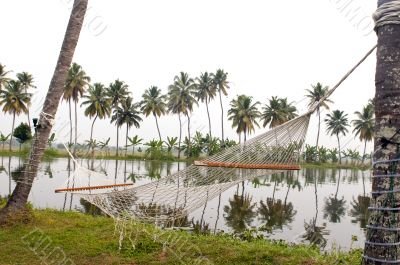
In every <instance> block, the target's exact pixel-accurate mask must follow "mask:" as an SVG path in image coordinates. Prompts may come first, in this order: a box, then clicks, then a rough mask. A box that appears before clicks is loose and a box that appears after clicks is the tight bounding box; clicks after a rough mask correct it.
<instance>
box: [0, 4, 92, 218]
mask: <svg viewBox="0 0 400 265" xmlns="http://www.w3.org/2000/svg"><path fill="white" fill-rule="evenodd" d="M87 5H88V0H75V1H74V4H73V8H72V11H71V16H70V19H69V22H68V26H67V30H66V32H65V37H64V41H63V44H62V47H61V51H60V56H59V57H58V61H57V64H56V67H55V70H54V74H53V78H52V80H51V82H50V88H49V92H48V93H47V96H46V98H45V101H44V102H45V103H44V105H43V109H42V113H45V114H46V116H47V117H55V115H56V112H57V108H58V103H59V101H60V99H61V96H62V93H63V86H64V85H65V81H66V79H67V76H68V67H69V66H70V64H71V61H72V57H73V55H74V52H75V48H76V45H77V43H78V39H79V34H80V31H81V29H82V25H83V19H84V17H85V13H86V9H87ZM39 124H41V125H43V126H41V127H40V128H38V130H37V131H36V134H35V137H34V140H33V143H32V147H31V152H30V153H29V157H28V159H27V162H26V165H28V167H27V166H25V170H24V173H23V175H22V177H21V179H22V181H19V182H18V183H17V184H16V187H15V189H14V191H13V193H12V195H11V197H10V199H9V200H8V202H7V205H6V206H5V207H4V208H3V209H1V210H0V223H1V222H5V221H6V220H8V218H10V217H11V218H14V216H15V213H16V212H18V211H23V210H24V209H25V206H26V203H27V200H28V196H29V193H30V191H31V188H32V183H33V181H34V179H35V177H36V175H37V170H38V168H39V162H40V161H41V159H42V156H43V152H44V149H45V147H46V144H47V139H48V138H49V135H50V132H51V130H52V127H53V126H52V123H51V122H50V121H48V120H46V119H45V116H44V115H41V118H40V119H39Z"/></svg>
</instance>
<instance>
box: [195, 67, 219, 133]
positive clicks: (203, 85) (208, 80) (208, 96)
mask: <svg viewBox="0 0 400 265" xmlns="http://www.w3.org/2000/svg"><path fill="white" fill-rule="evenodd" d="M196 90H197V91H196V98H197V100H198V101H201V102H205V103H206V109H207V116H208V134H209V135H210V137H212V134H211V119H210V111H209V109H208V104H209V103H210V101H211V100H212V99H214V97H215V95H216V86H215V85H214V84H213V79H212V77H211V75H210V74H208V72H205V73H201V74H200V77H197V78H196Z"/></svg>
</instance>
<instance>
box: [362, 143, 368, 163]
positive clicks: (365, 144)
mask: <svg viewBox="0 0 400 265" xmlns="http://www.w3.org/2000/svg"><path fill="white" fill-rule="evenodd" d="M366 149H367V140H365V143H364V152H363V156H362V158H361V165H364V159H365V150H366Z"/></svg>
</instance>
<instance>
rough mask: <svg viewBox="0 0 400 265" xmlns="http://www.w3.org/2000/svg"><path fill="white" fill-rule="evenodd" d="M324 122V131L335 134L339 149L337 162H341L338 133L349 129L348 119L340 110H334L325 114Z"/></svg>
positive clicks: (344, 132)
mask: <svg viewBox="0 0 400 265" xmlns="http://www.w3.org/2000/svg"><path fill="white" fill-rule="evenodd" d="M326 116H327V118H326V119H325V124H326V126H327V128H326V131H327V132H328V133H330V134H331V136H333V135H336V138H337V140H338V149H339V164H342V156H341V151H340V138H339V135H340V134H343V135H344V136H345V135H346V133H347V132H348V131H349V130H348V129H347V127H349V126H350V125H349V120H348V118H347V114H345V113H344V112H343V111H340V110H334V111H332V113H329V114H327V115H326Z"/></svg>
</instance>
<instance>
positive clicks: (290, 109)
mask: <svg viewBox="0 0 400 265" xmlns="http://www.w3.org/2000/svg"><path fill="white" fill-rule="evenodd" d="M296 112H297V109H296V107H295V106H293V105H292V103H288V101H287V98H278V97H272V98H271V99H269V100H268V103H267V104H265V105H264V107H263V112H262V114H261V120H263V121H264V123H263V126H264V127H266V126H267V125H268V124H269V127H270V128H275V127H276V126H279V125H281V124H283V123H285V122H287V121H289V120H291V119H293V118H295V117H297V113H296Z"/></svg>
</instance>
